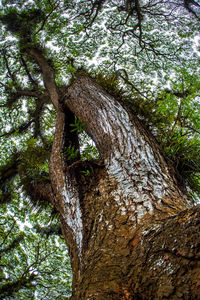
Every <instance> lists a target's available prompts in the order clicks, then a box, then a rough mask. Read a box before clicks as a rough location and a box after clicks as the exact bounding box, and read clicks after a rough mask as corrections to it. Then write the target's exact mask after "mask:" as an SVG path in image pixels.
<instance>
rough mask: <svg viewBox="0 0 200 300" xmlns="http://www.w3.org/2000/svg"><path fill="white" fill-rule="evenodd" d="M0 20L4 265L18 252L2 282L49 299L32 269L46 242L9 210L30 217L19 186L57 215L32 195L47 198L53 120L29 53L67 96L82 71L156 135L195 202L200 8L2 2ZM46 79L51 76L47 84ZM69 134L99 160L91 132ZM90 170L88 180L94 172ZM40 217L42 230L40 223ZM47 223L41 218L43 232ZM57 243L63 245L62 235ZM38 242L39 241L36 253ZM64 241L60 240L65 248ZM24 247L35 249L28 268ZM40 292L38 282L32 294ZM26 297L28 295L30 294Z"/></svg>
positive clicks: (195, 4) (199, 168)
mask: <svg viewBox="0 0 200 300" xmlns="http://www.w3.org/2000/svg"><path fill="white" fill-rule="evenodd" d="M0 20H1V23H2V30H1V37H0V51H1V58H0V70H1V72H0V74H1V75H0V85H1V100H0V101H1V103H0V121H1V125H0V126H1V128H0V130H1V132H0V137H1V145H0V152H1V157H0V176H1V177H0V184H1V186H0V187H1V192H0V203H1V206H2V213H1V216H3V214H5V216H6V218H8V221H6V223H5V219H4V217H2V220H3V221H2V222H1V224H2V226H3V225H5V226H4V229H2V236H3V239H2V242H1V243H2V245H3V248H2V252H3V253H4V252H5V249H7V250H6V251H7V252H8V254H7V256H8V257H6V256H5V255H3V260H4V261H3V265H4V264H5V261H6V260H7V261H10V260H11V254H10V253H11V252H10V251H15V252H14V253H15V254H14V255H13V260H12V261H10V262H9V264H8V265H10V266H11V267H10V269H9V267H8V268H7V269H4V268H3V273H2V275H1V276H2V279H1V282H3V287H4V285H5V284H11V283H10V281H12V284H14V282H16V281H19V280H21V279H20V278H22V279H25V280H27V282H25V283H23V289H24V288H25V289H28V288H27V287H29V285H28V284H29V283H30V282H31V280H32V279H31V280H29V279H30V277H31V276H33V277H34V278H33V280H32V281H33V282H34V281H36V282H39V281H40V280H41V284H38V286H39V289H40V286H41V289H40V291H37V293H41V294H40V297H43V294H42V293H43V289H42V285H43V284H44V285H45V283H43V281H42V280H44V281H45V278H46V277H45V276H46V275H45V274H44V277H43V279H40V276H42V275H39V276H38V277H37V278H36V279H35V273H33V272H32V271H31V272H30V265H31V264H35V265H36V271H37V272H38V274H40V270H39V269H40V268H41V267H40V263H38V261H41V260H42V259H43V258H42V257H43V256H42V253H43V252H44V251H46V244H45V243H47V240H46V239H45V235H44V234H43V238H42V237H41V235H40V234H39V233H37V230H36V229H34V230H32V229H31V230H30V229H29V230H28V229H27V230H25V231H24V233H23V234H22V235H21V234H20V232H19V229H18V227H17V224H16V218H15V217H14V216H13V214H11V213H10V212H11V211H14V215H16V216H19V215H20V217H19V218H20V220H21V221H20V222H24V221H25V219H26V213H25V212H23V211H24V204H20V203H22V202H20V201H22V200H19V199H20V197H19V195H17V191H21V189H22V191H23V193H24V194H23V195H26V197H30V200H31V201H32V202H33V203H34V205H35V206H36V207H37V206H38V207H41V206H42V207H43V209H44V211H45V212H46V210H47V211H48V210H49V211H50V210H51V209H52V208H50V207H49V204H46V202H45V201H44V203H38V202H37V195H33V193H32V190H31V187H32V186H33V185H36V184H38V185H39V186H40V193H42V187H43V183H48V181H49V156H50V150H51V147H52V142H53V135H54V129H55V117H56V112H55V108H54V106H53V104H52V103H51V100H50V97H49V94H48V92H47V90H48V89H47V86H45V84H44V81H43V76H42V72H41V66H39V65H38V63H37V62H36V60H35V58H34V55H32V52H31V51H32V49H37V51H39V52H40V53H42V55H43V57H45V58H46V59H47V60H48V64H49V68H51V70H53V71H54V75H55V82H56V85H57V87H58V88H59V93H60V94H61V95H64V93H65V91H66V87H67V86H69V85H70V84H71V82H72V81H73V80H74V78H76V76H77V74H79V73H80V72H83V73H87V74H89V76H91V77H93V78H95V79H96V81H97V82H99V83H100V84H101V85H102V86H103V87H104V89H105V90H107V92H108V93H110V94H111V95H114V96H115V97H116V98H117V99H118V100H119V101H120V102H121V103H123V105H126V106H128V107H129V109H130V110H132V111H133V112H134V113H135V114H136V115H137V116H138V117H139V118H140V119H141V120H142V121H143V122H144V123H145V124H146V126H147V127H148V128H149V129H150V130H151V132H152V134H153V135H154V136H155V138H156V139H157V140H158V142H159V143H160V147H161V149H162V151H163V153H165V157H166V160H167V161H168V163H169V164H171V165H172V166H173V168H175V170H176V173H177V174H176V176H178V178H179V182H181V184H182V186H183V187H185V188H186V189H187V190H188V191H189V192H190V193H191V195H192V197H193V199H194V200H195V199H197V198H198V197H199V195H200V126H199V124H200V113H199V112H200V98H199V93H200V77H199V61H200V58H199V37H198V35H199V29H200V22H199V21H200V2H199V1H198V0H196V1H193V0H191V1H190V0H189V1H188V0H187V1H186V0H175V1H174V0H173V1H171V0H168V1H158V0H135V1H131V0H121V1H118V0H116V1H115V0H111V1H108V0H78V1H75V0H74V1H68V0H63V1H62V0H57V1H51V0H43V1H39V0H32V1H28V0H20V1H17V0H2V3H1V14H0ZM49 74H50V73H48V72H47V73H46V75H45V76H47V79H48V76H50V75H49ZM49 79H50V80H49V82H50V81H51V78H49ZM70 129H71V130H70V131H71V132H72V133H73V132H74V131H76V132H78V135H79V140H80V143H81V152H82V153H81V159H82V160H87V159H90V158H92V157H97V156H98V150H97V149H96V147H95V146H94V145H93V144H92V142H91V141H90V139H89V137H88V136H87V135H86V133H85V124H82V123H81V122H80V121H79V120H78V119H75V120H72V121H71V124H70ZM65 154H67V157H68V158H67V159H68V160H71V161H73V159H74V158H75V157H76V156H77V155H78V153H77V151H76V149H75V147H74V145H71V146H69V147H68V148H67V149H66V153H65ZM83 172H85V173H84V174H83V175H84V176H85V177H86V178H87V172H88V170H87V169H86V170H85V171H83ZM24 197H25V196H24ZM11 203H14V204H11ZM19 207H20V211H19ZM26 209H28V208H26ZM19 212H20V213H19ZM30 213H31V212H30V211H29V212H28V216H29V214H30ZM43 213H44V212H43ZM17 218H18V217H17ZM41 218H42V217H41ZM33 219H34V221H33V222H35V223H37V217H33ZM44 219H45V222H44V223H46V224H47V223H48V222H50V221H49V218H48V217H46V216H45V218H44ZM28 222H30V223H31V222H32V220H28ZM53 222H54V221H53ZM39 223H40V222H39ZM42 224H43V222H42V220H41V223H40V224H39V225H40V227H41V226H42ZM12 228H14V231H13V232H12V233H11V231H12ZM29 231H31V234H29ZM14 232H16V233H15V234H14ZM36 233H37V235H36ZM33 236H34V237H33ZM41 239H43V241H42V242H41ZM52 239H54V240H55V239H56V237H55V235H52ZM31 240H34V243H33V244H32V245H31V246H30V241H31ZM59 241H60V240H59ZM59 241H57V243H61V241H60V242H59ZM40 243H41V252H40V253H39V254H40V256H39V258H37V257H35V253H34V251H35V250H34V249H36V251H37V247H38V245H39V244H40ZM43 243H44V244H43ZM54 243H55V242H53V240H51V239H49V238H48V243H47V244H48V247H49V245H52V247H53V248H52V250H48V253H49V255H50V256H51V254H50V253H51V251H58V257H54V258H52V260H51V261H50V260H49V261H50V262H49V261H48V262H47V265H44V269H45V268H46V270H47V273H48V263H50V264H54V263H56V264H57V263H58V262H57V261H56V262H55V260H57V259H58V261H59V259H60V258H59V255H61V254H60V253H61V249H58V247H57V248H54V247H55V245H53V244H54ZM26 244H27V245H26ZM25 245H26V246H25ZM25 247H29V248H30V252H29V253H30V254H29V256H30V258H29V261H27V258H26V253H27V251H28V250H25ZM34 247H35V248H34ZM62 247H64V246H63V245H62V246H61V247H60V248H62ZM31 253H33V254H31ZM17 257H18V259H17ZM19 257H22V258H20V263H22V265H23V266H22V267H21V269H20V270H19V273H17V271H16V273H15V274H13V268H15V266H16V265H17V264H18V262H17V260H18V261H19ZM37 260H38V261H37ZM59 263H60V264H61V262H59ZM44 264H45V262H44ZM66 264H67V262H66ZM35 265H34V268H35ZM42 267H43V265H42ZM31 270H32V269H31ZM6 274H7V275H6ZM24 274H25V275H27V276H28V277H27V276H25V275H24ZM6 276H7V277H6ZM24 276H25V277H24ZM59 276H60V275H59ZM5 278H6V279H5ZM8 278H9V282H8V283H7V280H8ZM48 278H50V277H48ZM37 280H38V281H37ZM48 280H50V279H48ZM63 280H65V279H63ZM66 280H67V279H66ZM5 282H6V283H5ZM68 282H69V281H68ZM68 282H67V283H66V284H68ZM33 288H34V284H33V285H31V287H30V291H31V289H33ZM2 289H3V288H2ZM30 291H27V293H29V292H30ZM24 293H25V295H26V291H25V292H24ZM30 293H31V292H30ZM50 293H51V291H50ZM52 293H53V294H52V296H49V298H48V299H56V298H55V297H58V296H59V295H57V294H54V291H53V288H52ZM30 295H31V294H30ZM8 297H9V295H8ZM16 297H17V296H16ZM19 297H20V296H19ZM51 297H52V298H51ZM8 299H9V298H8ZM16 299H17V298H16ZM38 299H41V298H38ZM63 299H64V298H63Z"/></svg>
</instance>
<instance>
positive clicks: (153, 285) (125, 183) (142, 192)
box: [50, 76, 200, 300]
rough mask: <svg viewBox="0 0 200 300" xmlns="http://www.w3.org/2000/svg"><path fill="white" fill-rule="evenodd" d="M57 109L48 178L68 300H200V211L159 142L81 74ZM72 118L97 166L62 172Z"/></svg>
mask: <svg viewBox="0 0 200 300" xmlns="http://www.w3.org/2000/svg"><path fill="white" fill-rule="evenodd" d="M63 101H64V103H63V107H64V108H62V110H58V112H57V126H56V132H55V140H54V145H53V149H52V155H51V165H50V173H51V185H52V190H53V194H54V199H53V200H52V202H54V204H55V206H56V207H57V209H58V210H59V212H60V215H61V222H62V228H63V233H64V236H65V238H66V242H67V244H68V246H69V252H70V256H71V261H72V269H73V295H72V297H71V299H73V300H75V299H77V300H80V299H88V300H89V299H91V300H92V299H95V300H96V299H98V300H100V299H102V300H105V299H115V300H117V299H179V298H180V299H200V298H199V294H200V266H199V255H200V253H199V245H200V236H199V219H200V218H199V217H200V210H199V208H198V207H196V208H190V202H189V198H188V196H187V194H186V192H184V190H182V189H181V188H180V187H179V185H178V182H177V180H176V178H175V176H174V174H173V172H172V170H171V169H169V167H168V165H167V163H166V161H165V159H164V156H163V155H162V153H161V151H160V149H159V146H158V144H157V142H156V141H155V139H154V138H153V137H152V136H151V134H150V133H149V131H148V130H147V129H145V128H144V127H143V126H142V125H141V123H140V122H139V120H138V119H137V118H136V117H135V116H133V115H132V114H131V113H130V112H128V111H127V109H126V108H124V107H123V106H122V105H121V104H120V103H119V102H117V101H116V100H115V99H114V98H113V97H112V96H110V95H109V94H107V93H106V92H105V91H104V90H103V89H102V88H101V87H100V86H99V85H98V84H96V83H95V82H94V81H93V80H92V79H90V78H88V77H86V76H82V77H79V78H78V79H77V80H76V81H75V82H74V83H73V84H72V85H71V86H70V87H69V88H68V90H67V93H66V94H65V96H64V100H63ZM69 111H70V112H71V113H73V114H74V115H76V116H77V117H78V118H79V119H80V121H81V122H83V123H85V124H86V125H87V133H88V134H89V135H90V136H91V138H92V139H93V141H94V142H95V144H96V146H97V148H98V150H99V152H100V155H101V159H100V160H99V161H95V160H94V161H90V162H85V163H83V162H81V161H77V162H75V163H71V164H70V165H69V164H68V165H66V164H65V160H64V158H63V155H61V152H62V151H63V145H64V144H65V138H66V137H65V132H64V131H65V129H66V123H67V122H69V121H67V118H68V116H69ZM66 112H68V113H66ZM84 170H89V172H90V176H84V174H83V171H84Z"/></svg>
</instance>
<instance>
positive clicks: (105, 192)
mask: <svg viewBox="0 0 200 300" xmlns="http://www.w3.org/2000/svg"><path fill="white" fill-rule="evenodd" d="M0 19H1V22H2V24H3V25H4V26H3V29H2V41H1V47H2V56H1V69H2V76H1V85H2V91H1V92H2V104H1V120H2V133H1V138H2V144H1V153H2V159H1V166H2V167H1V189H2V193H1V199H2V200H1V201H2V202H3V201H5V200H8V199H9V198H12V192H11V190H12V189H13V187H12V186H11V185H10V180H12V179H13V177H15V176H16V175H17V174H19V178H20V185H21V186H23V189H24V190H25V191H26V194H27V195H29V197H30V199H31V200H32V201H33V202H34V203H39V205H40V206H42V205H43V206H45V205H46V203H47V202H48V203H51V204H52V205H53V206H54V207H55V208H56V209H57V211H58V212H59V215H60V220H61V224H62V230H63V234H64V236H65V239H66V241H67V244H68V246H69V254H70V256H71V263H72V269H73V296H72V298H73V299H137V298H138V299H141V298H142V299H163V298H164V297H168V298H169V297H171V299H176V298H177V297H182V298H184V299H188V297H190V298H191V299H197V297H198V295H199V285H198V278H199V276H200V275H199V267H198V259H199V258H198V252H199V246H198V245H199V244H198V243H199V242H195V241H199V234H198V232H199V231H198V221H197V220H198V215H199V210H198V208H193V209H188V208H189V207H190V206H191V196H189V194H191V195H192V197H193V199H195V198H197V197H198V195H199V191H200V185H199V170H200V161H199V149H200V148H199V98H198V97H199V87H200V81H199V77H198V76H197V75H196V74H198V62H199V56H198V49H197V46H196V43H195V41H196V42H197V34H198V32H199V3H198V2H197V1H56V2H51V1H42V2H41V1H34V2H29V1H20V2H18V1H3V6H2V13H1V16H0ZM27 24H28V26H27ZM81 69H87V71H86V70H85V71H84V70H81ZM88 72H89V74H90V75H89V74H88ZM102 74H104V75H102ZM91 77H92V78H93V79H92V78H91ZM141 120H142V123H145V124H146V127H145V126H143V125H142V124H141ZM147 126H148V128H147ZM54 130H55V132H54ZM84 130H85V131H86V132H87V134H88V135H89V136H90V137H91V138H92V139H93V141H94V142H95V145H96V148H95V147H94V146H93V145H92V144H91V142H90V141H89V140H88V142H87V146H81V144H84V140H85V139H87V136H86V134H85V133H84ZM150 131H151V132H152V133H150ZM53 134H54V137H53ZM152 134H153V135H152ZM156 140H157V141H158V142H159V143H160V146H158V143H157V141H156ZM85 154H86V155H85ZM91 157H93V159H91ZM185 209H188V210H185ZM181 211H183V212H181ZM180 233H181V237H180ZM188 233H190V234H189V239H188ZM167 237H168V238H167ZM171 237H172V238H171ZM177 240H178V242H177ZM152 241H153V243H152ZM152 245H153V246H152ZM191 249H192V250H191ZM194 262H195V263H194ZM186 270H187V271H186ZM158 272H159V277H158V274H157V273H158ZM155 282H156V284H155ZM188 295H189V296H188Z"/></svg>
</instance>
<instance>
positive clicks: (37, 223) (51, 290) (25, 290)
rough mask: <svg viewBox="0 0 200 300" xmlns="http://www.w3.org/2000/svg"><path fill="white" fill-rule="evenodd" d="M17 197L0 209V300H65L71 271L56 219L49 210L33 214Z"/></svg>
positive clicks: (27, 205) (25, 201) (68, 289)
mask: <svg viewBox="0 0 200 300" xmlns="http://www.w3.org/2000/svg"><path fill="white" fill-rule="evenodd" d="M15 184H16V183H15ZM20 194H22V193H19V192H15V195H13V201H12V203H10V204H4V205H1V206H0V214H1V222H0V233H1V234H0V264H1V271H0V297H1V299H42V298H44V299H67V298H68V296H69V295H70V286H71V268H70V262H69V258H68V255H67V249H66V245H65V242H64V240H63V238H62V236H60V235H59V236H58V230H57V227H60V226H59V221H58V218H57V216H56V215H54V216H53V215H52V213H51V211H52V209H50V208H49V209H46V210H45V211H40V213H39V214H38V212H34V211H32V209H31V207H30V206H29V204H28V202H27V200H25V199H23V198H21V196H20ZM47 226H48V230H44V229H45V228H47ZM51 229H52V230H51ZM55 229H56V230H55Z"/></svg>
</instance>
